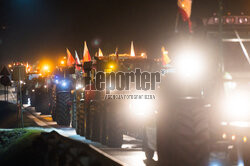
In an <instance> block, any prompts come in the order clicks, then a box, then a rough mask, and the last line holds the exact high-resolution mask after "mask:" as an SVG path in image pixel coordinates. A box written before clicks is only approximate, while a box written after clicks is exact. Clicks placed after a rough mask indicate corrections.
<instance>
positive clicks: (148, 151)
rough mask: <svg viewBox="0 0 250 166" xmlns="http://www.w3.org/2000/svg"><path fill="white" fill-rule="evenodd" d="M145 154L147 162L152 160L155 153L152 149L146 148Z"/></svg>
mask: <svg viewBox="0 0 250 166" xmlns="http://www.w3.org/2000/svg"><path fill="white" fill-rule="evenodd" d="M144 153H145V156H146V158H147V160H152V159H153V157H154V153H155V152H154V151H153V150H152V149H149V148H145V149H144Z"/></svg>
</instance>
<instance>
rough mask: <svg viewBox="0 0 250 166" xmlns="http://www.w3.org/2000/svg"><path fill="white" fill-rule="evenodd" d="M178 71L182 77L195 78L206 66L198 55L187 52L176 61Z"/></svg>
mask: <svg viewBox="0 0 250 166" xmlns="http://www.w3.org/2000/svg"><path fill="white" fill-rule="evenodd" d="M176 69H177V72H178V73H180V76H181V77H187V78H194V77H197V76H199V75H200V74H201V73H202V72H203V70H204V64H203V61H202V59H201V58H200V57H199V55H198V53H196V52H191V51H187V52H184V53H183V54H182V55H181V56H180V57H179V58H177V59H176Z"/></svg>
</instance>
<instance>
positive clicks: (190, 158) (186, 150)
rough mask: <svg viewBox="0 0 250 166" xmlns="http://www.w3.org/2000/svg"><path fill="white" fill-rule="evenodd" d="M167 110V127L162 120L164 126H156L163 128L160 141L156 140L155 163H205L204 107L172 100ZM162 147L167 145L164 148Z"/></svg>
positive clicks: (177, 165) (178, 165) (207, 135)
mask: <svg viewBox="0 0 250 166" xmlns="http://www.w3.org/2000/svg"><path fill="white" fill-rule="evenodd" d="M170 110H171V113H170V112H169V111H170ZM170 110H169V111H168V112H169V114H168V116H169V117H168V120H169V122H168V124H167V125H168V127H167V126H166V124H165V125H164V126H165V127H164V128H165V129H163V128H161V129H160V130H165V134H164V136H165V138H160V139H162V142H159V141H158V155H159V165H160V166H163V165H168V164H170V165H175V166H183V165H185V166H204V165H208V160H209V154H210V150H209V147H210V131H209V119H208V109H207V108H205V107H204V106H202V104H198V103H194V102H190V103H185V102H184V103H177V104H176V103H175V104H174V107H172V108H171V109H170ZM165 121H166V119H165ZM161 123H162V122H161ZM162 127H163V126H162ZM166 131H167V132H166ZM160 132H161V131H160ZM158 137H159V136H158ZM162 145H163V146H162ZM166 147H168V149H164V148H166Z"/></svg>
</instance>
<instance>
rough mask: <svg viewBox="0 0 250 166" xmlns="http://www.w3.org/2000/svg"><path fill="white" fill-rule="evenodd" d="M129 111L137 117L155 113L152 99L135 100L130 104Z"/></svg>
mask: <svg viewBox="0 0 250 166" xmlns="http://www.w3.org/2000/svg"><path fill="white" fill-rule="evenodd" d="M129 110H130V111H131V112H132V113H133V114H135V115H141V116H146V115H149V114H151V113H153V112H154V104H153V101H152V100H150V99H135V100H132V101H131V102H130V104H129Z"/></svg>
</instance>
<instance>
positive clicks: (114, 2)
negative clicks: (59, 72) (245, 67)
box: [0, 0, 250, 64]
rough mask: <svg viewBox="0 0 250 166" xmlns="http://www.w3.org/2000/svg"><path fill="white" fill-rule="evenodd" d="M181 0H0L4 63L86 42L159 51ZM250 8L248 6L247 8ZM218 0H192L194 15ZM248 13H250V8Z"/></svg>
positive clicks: (207, 12) (235, 3) (236, 6)
mask: <svg viewBox="0 0 250 166" xmlns="http://www.w3.org/2000/svg"><path fill="white" fill-rule="evenodd" d="M176 4H177V0H79V1H76V0H0V27H1V29H0V64H1V63H6V62H10V61H13V60H22V61H29V62H34V61H36V60H38V59H40V58H41V57H54V58H55V57H58V56H62V55H65V53H66V51H65V48H69V49H70V51H71V52H72V53H73V50H75V49H76V50H77V51H78V54H79V55H80V56H81V55H82V51H83V41H85V40H86V41H87V44H88V47H89V50H90V54H91V55H92V56H93V55H94V53H95V52H96V50H97V48H98V47H100V48H101V49H102V51H103V52H104V54H107V53H112V52H114V51H115V48H116V47H119V52H120V53H124V52H129V50H130V41H132V40H133V41H134V45H135V51H137V52H142V51H143V52H147V54H148V55H149V56H151V57H153V56H158V55H160V48H161V46H162V45H167V42H168V39H169V38H171V36H172V35H173V32H174V23H175V18H176V13H177V5H176ZM224 5H225V11H233V12H232V13H234V11H235V13H236V14H238V13H239V11H244V12H245V13H247V12H248V10H250V2H248V1H247V0H230V1H229V0H224ZM248 7H249V9H248ZM217 10H218V4H217V0H194V1H193V11H192V12H193V13H192V19H199V18H202V17H205V16H211V15H212V14H213V12H217ZM249 14H250V13H249Z"/></svg>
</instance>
